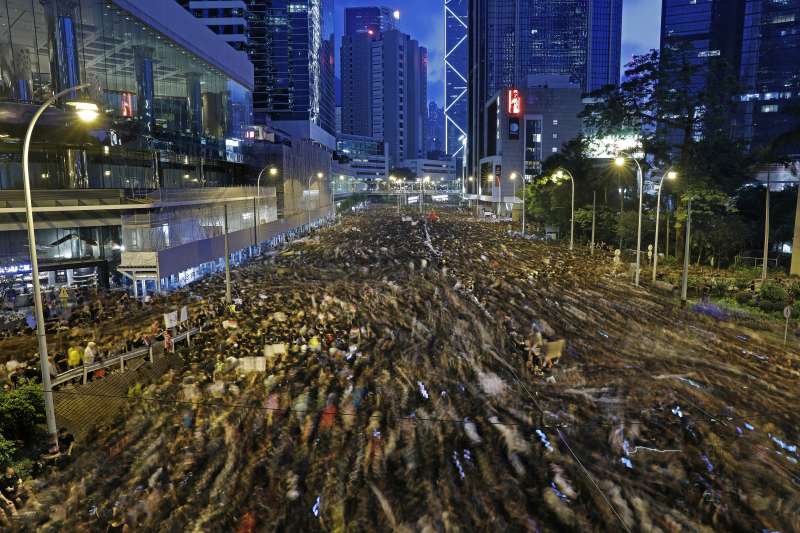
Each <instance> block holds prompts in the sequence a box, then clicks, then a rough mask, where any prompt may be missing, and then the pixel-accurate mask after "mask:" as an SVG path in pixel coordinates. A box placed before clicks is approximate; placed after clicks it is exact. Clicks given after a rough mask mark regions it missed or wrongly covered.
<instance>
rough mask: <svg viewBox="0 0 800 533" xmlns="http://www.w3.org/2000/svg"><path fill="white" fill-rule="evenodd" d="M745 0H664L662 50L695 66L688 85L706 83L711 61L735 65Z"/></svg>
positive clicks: (739, 48)
mask: <svg viewBox="0 0 800 533" xmlns="http://www.w3.org/2000/svg"><path fill="white" fill-rule="evenodd" d="M744 3H745V0H707V1H704V2H696V1H693V0H664V3H663V4H662V6H661V10H662V12H661V52H662V55H663V54H664V52H665V51H667V50H669V51H670V52H671V53H675V54H680V55H682V56H683V57H684V58H685V59H686V60H687V61H688V62H689V63H690V64H691V65H694V66H695V67H696V68H695V70H694V76H693V79H692V81H691V88H692V89H693V90H695V91H700V90H702V89H703V88H705V86H706V79H707V75H708V67H709V65H710V63H711V62H712V61H716V62H723V61H724V62H725V63H726V64H727V65H728V66H729V67H730V68H733V69H735V68H737V66H738V65H739V62H740V60H741V48H742V21H743V19H742V16H743V14H744Z"/></svg>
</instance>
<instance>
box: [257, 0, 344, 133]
mask: <svg viewBox="0 0 800 533" xmlns="http://www.w3.org/2000/svg"><path fill="white" fill-rule="evenodd" d="M248 11H249V13H248V46H247V48H248V55H249V57H250V60H251V61H252V62H253V67H254V70H255V91H254V92H253V112H254V115H255V118H256V122H261V123H264V122H266V121H267V118H268V117H270V118H271V119H272V120H273V122H274V124H275V126H276V127H279V128H281V129H284V130H285V131H287V132H289V133H291V134H292V135H295V136H298V137H302V138H309V139H313V140H316V141H319V142H321V143H323V144H325V145H326V146H329V147H331V148H334V147H335V135H336V101H335V93H334V90H335V88H334V45H333V43H334V27H333V0H250V3H249V5H248Z"/></svg>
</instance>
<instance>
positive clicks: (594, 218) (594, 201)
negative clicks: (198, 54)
mask: <svg viewBox="0 0 800 533" xmlns="http://www.w3.org/2000/svg"><path fill="white" fill-rule="evenodd" d="M596 225H597V191H593V192H592V246H591V248H590V249H589V253H590V254H591V255H594V237H595V227H596Z"/></svg>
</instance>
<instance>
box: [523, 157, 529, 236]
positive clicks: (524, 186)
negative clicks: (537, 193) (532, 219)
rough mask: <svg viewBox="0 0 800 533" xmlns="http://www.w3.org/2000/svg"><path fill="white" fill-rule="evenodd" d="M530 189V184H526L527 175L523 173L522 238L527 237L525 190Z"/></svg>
mask: <svg viewBox="0 0 800 533" xmlns="http://www.w3.org/2000/svg"><path fill="white" fill-rule="evenodd" d="M527 188H528V184H527V183H525V173H524V172H523V173H522V236H523V237H524V236H525V208H526V206H525V189H527Z"/></svg>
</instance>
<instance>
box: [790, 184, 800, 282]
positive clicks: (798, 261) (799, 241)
mask: <svg viewBox="0 0 800 533" xmlns="http://www.w3.org/2000/svg"><path fill="white" fill-rule="evenodd" d="M789 274H791V275H792V276H800V188H798V189H797V207H796V208H795V211H794V239H793V240H792V268H791V270H790V271H789Z"/></svg>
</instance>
